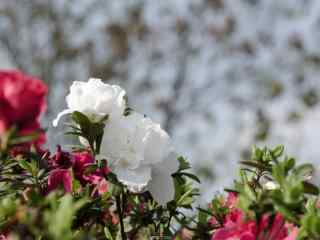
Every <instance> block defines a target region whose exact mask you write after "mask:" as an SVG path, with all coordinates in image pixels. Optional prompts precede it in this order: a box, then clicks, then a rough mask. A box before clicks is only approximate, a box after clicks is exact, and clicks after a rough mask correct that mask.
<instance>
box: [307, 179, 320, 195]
mask: <svg viewBox="0 0 320 240" xmlns="http://www.w3.org/2000/svg"><path fill="white" fill-rule="evenodd" d="M303 190H304V192H305V193H308V194H312V195H319V193H320V192H319V188H318V187H317V186H315V185H313V184H312V183H309V182H306V181H304V182H303Z"/></svg>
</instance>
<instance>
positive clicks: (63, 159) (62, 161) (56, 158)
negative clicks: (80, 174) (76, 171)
mask: <svg viewBox="0 0 320 240" xmlns="http://www.w3.org/2000/svg"><path fill="white" fill-rule="evenodd" d="M48 165H49V167H50V168H52V169H56V168H64V169H67V168H70V167H71V166H72V155H71V154H70V153H69V152H65V151H62V149H61V146H60V145H58V146H57V151H56V153H55V154H54V155H53V156H52V157H50V158H49V159H48Z"/></svg>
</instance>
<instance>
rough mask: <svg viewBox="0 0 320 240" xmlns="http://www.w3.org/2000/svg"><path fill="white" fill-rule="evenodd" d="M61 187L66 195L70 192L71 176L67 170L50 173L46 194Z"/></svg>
mask: <svg viewBox="0 0 320 240" xmlns="http://www.w3.org/2000/svg"><path fill="white" fill-rule="evenodd" d="M59 186H63V188H64V191H65V192H66V193H70V192H72V176H71V173H70V170H68V169H56V170H53V171H51V172H50V175H49V178H48V189H47V191H48V192H51V191H53V190H55V189H57V188H58V187H59Z"/></svg>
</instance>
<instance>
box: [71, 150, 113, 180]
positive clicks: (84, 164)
mask: <svg viewBox="0 0 320 240" xmlns="http://www.w3.org/2000/svg"><path fill="white" fill-rule="evenodd" d="M94 162H95V160H94V158H93V156H92V154H90V153H89V152H77V153H74V154H73V171H74V175H75V178H76V179H78V180H79V181H80V182H81V184H83V185H85V184H86V183H92V184H95V185H98V184H99V183H100V181H101V180H102V179H104V176H105V175H107V174H108V173H109V172H110V170H109V168H108V167H104V168H103V169H96V170H95V171H93V172H90V173H87V172H86V169H87V168H88V167H89V166H90V165H92V164H94Z"/></svg>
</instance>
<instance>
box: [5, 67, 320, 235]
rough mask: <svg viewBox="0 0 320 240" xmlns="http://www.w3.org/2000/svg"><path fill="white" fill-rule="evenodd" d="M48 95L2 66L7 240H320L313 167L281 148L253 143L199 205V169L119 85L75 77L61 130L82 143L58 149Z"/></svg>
mask: <svg viewBox="0 0 320 240" xmlns="http://www.w3.org/2000/svg"><path fill="white" fill-rule="evenodd" d="M47 91H48V90H47V87H46V86H45V85H44V84H43V82H42V81H40V80H38V79H36V78H34V77H31V76H28V75H26V74H23V73H21V72H18V71H0V159H1V166H0V185H1V188H0V232H1V235H0V239H54V240H55V239H57V240H58V239H113V240H116V239H120V240H124V239H176V240H179V239H180V240H185V239H212V240H223V239H225V240H294V239H301V240H303V239H315V240H316V239H320V202H319V200H318V196H319V189H318V187H317V186H316V185H313V184H312V181H311V179H310V178H311V175H312V172H313V166H312V165H310V164H303V165H297V164H296V162H295V159H294V158H291V157H288V156H285V155H284V148H283V146H277V147H274V148H267V147H265V148H258V147H254V148H253V151H252V156H251V158H250V159H248V160H247V161H243V162H241V165H240V171H239V179H238V180H236V181H235V182H234V186H233V187H231V188H228V189H225V193H219V194H217V195H216V196H213V199H212V201H211V202H210V203H209V204H208V205H207V206H198V205H197V204H196V203H195V201H196V198H197V196H198V195H199V191H198V188H197V187H199V184H200V180H199V179H198V177H197V176H195V175H194V174H192V171H191V167H190V164H189V163H188V161H187V160H186V159H185V158H184V157H183V156H181V155H179V154H178V153H177V152H176V151H175V149H174V147H173V145H172V143H171V139H170V136H169V135H168V133H167V132H166V131H165V130H164V129H162V128H161V126H160V125H159V124H157V123H155V122H154V121H152V120H151V119H150V118H148V117H146V116H145V115H143V114H141V113H138V112H136V111H135V110H133V109H132V108H131V107H130V105H129V101H128V99H127V96H126V92H125V91H124V90H123V89H122V88H121V87H119V86H115V85H109V84H105V83H103V82H102V81H101V80H100V79H89V81H88V82H74V83H73V84H72V86H71V87H70V92H69V94H68V96H67V97H66V101H67V109H65V110H63V111H61V113H59V114H58V115H57V118H56V119H55V120H53V125H54V126H57V125H58V124H65V134H66V135H67V136H71V137H73V138H74V139H75V145H73V146H60V145H57V148H56V150H55V151H54V152H50V151H49V150H48V149H46V148H45V147H44V143H45V142H46V141H48V140H49V139H46V136H45V130H44V129H42V128H41V125H40V122H39V118H40V116H41V114H42V113H43V112H44V111H45V108H46V102H45V97H46V94H47ZM67 136H66V137H67Z"/></svg>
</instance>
